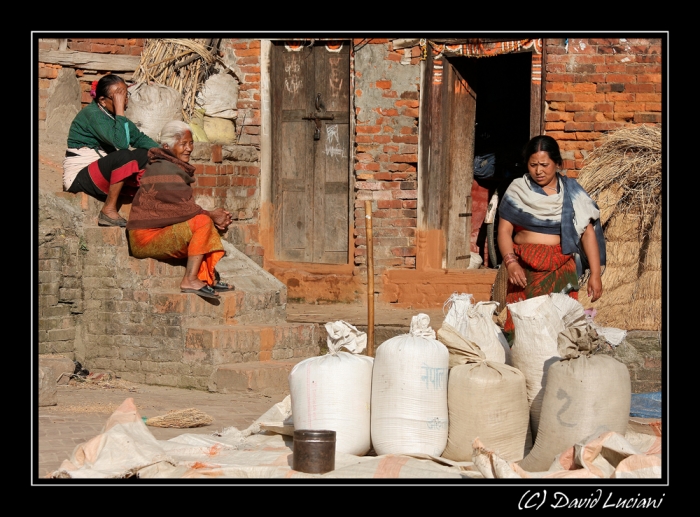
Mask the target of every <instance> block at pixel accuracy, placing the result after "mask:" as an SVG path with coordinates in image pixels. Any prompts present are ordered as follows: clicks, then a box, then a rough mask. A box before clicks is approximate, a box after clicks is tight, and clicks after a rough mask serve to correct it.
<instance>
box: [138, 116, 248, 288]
mask: <svg viewBox="0 0 700 517" xmlns="http://www.w3.org/2000/svg"><path fill="white" fill-rule="evenodd" d="M159 140H160V142H161V147H155V148H153V149H150V150H149V151H148V165H147V166H146V170H145V172H144V173H143V176H141V186H140V187H139V189H138V191H137V192H136V196H135V197H134V201H133V203H132V205H131V212H130V215H129V222H128V223H127V225H126V229H127V232H128V235H129V245H130V247H131V254H132V255H133V256H134V257H136V258H149V257H150V258H154V259H160V260H166V259H174V258H175V259H178V258H187V266H186V269H185V276H184V277H183V279H182V282H181V283H180V290H181V291H182V292H184V293H194V294H198V295H199V296H202V297H204V298H219V295H218V294H217V291H232V290H233V289H234V286H232V285H230V284H227V283H225V282H222V281H221V280H220V279H219V275H218V273H217V272H216V269H215V266H216V264H217V262H218V261H219V260H221V258H222V257H223V256H224V254H225V251H224V248H223V245H222V244H221V237H220V236H219V231H222V232H223V231H226V229H227V228H228V227H229V225H230V224H231V222H232V220H233V219H232V217H231V214H230V213H229V212H227V211H226V210H224V209H223V208H216V209H215V210H211V211H207V210H204V209H203V208H202V207H201V206H199V205H198V204H196V203H195V202H194V196H193V193H192V187H191V184H192V183H193V182H194V171H195V167H194V165H191V164H190V163H189V161H190V154H191V153H192V149H193V146H194V142H193V140H192V130H191V129H190V127H189V126H188V125H187V124H186V123H185V122H181V121H177V120H176V121H172V122H168V123H167V124H165V125H164V126H163V128H162V129H161V132H160V136H159Z"/></svg>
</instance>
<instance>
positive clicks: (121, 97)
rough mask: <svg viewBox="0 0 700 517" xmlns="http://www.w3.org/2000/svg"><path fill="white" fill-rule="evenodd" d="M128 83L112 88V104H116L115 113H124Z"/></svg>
mask: <svg viewBox="0 0 700 517" xmlns="http://www.w3.org/2000/svg"><path fill="white" fill-rule="evenodd" d="M126 99H127V91H126V85H125V84H123V85H119V87H118V88H114V89H113V90H112V105H113V106H114V114H115V115H122V116H123V115H124V110H126V103H127V100H126Z"/></svg>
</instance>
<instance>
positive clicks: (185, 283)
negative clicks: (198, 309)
mask: <svg viewBox="0 0 700 517" xmlns="http://www.w3.org/2000/svg"><path fill="white" fill-rule="evenodd" d="M205 285H207V284H206V283H204V282H202V281H201V280H199V279H195V280H188V279H186V278H185V279H183V280H182V282H180V289H201V288H202V287H204V286H205Z"/></svg>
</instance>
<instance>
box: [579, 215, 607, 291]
mask: <svg viewBox="0 0 700 517" xmlns="http://www.w3.org/2000/svg"><path fill="white" fill-rule="evenodd" d="M581 244H582V245H583V251H584V253H585V254H586V258H587V259H588V267H589V269H590V270H591V273H590V275H588V286H587V292H588V296H589V297H590V298H591V301H592V302H594V301H596V300H597V299H598V298H600V297H601V296H602V294H603V281H602V280H601V278H600V274H601V273H600V252H599V248H598V240H597V239H596V236H595V230H594V229H593V225H592V224H589V225H588V226H587V227H586V229H585V230H584V232H583V235H582V236H581Z"/></svg>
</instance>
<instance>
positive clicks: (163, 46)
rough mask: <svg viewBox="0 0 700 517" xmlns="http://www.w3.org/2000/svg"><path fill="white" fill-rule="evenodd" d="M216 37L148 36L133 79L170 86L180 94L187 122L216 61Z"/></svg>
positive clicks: (184, 117) (193, 111)
mask: <svg viewBox="0 0 700 517" xmlns="http://www.w3.org/2000/svg"><path fill="white" fill-rule="evenodd" d="M218 41H219V40H211V39H147V40H146V41H145V43H144V46H143V52H141V62H140V63H139V66H138V68H137V69H136V71H135V72H134V75H133V77H132V80H133V81H134V82H154V83H157V84H162V85H165V86H169V87H171V88H173V89H175V90H177V91H179V92H180V94H181V95H182V115H183V119H184V120H185V122H190V120H191V119H192V116H193V115H194V113H195V107H196V106H195V97H196V95H197V92H198V91H199V89H200V87H201V86H202V85H203V84H204V81H206V79H207V78H208V77H209V75H210V71H211V67H212V65H214V64H215V63H216V61H217V59H218V58H217V55H216V54H217V47H218Z"/></svg>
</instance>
